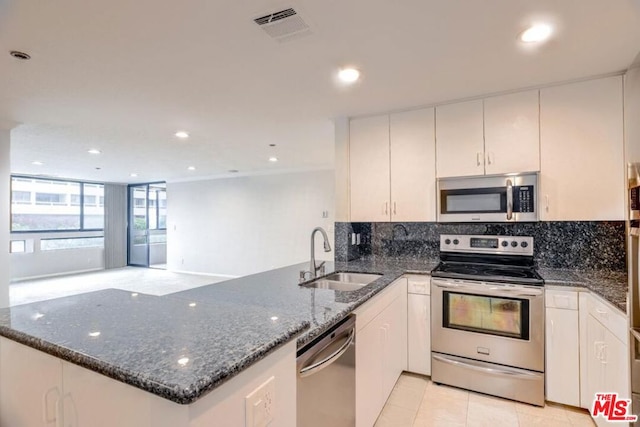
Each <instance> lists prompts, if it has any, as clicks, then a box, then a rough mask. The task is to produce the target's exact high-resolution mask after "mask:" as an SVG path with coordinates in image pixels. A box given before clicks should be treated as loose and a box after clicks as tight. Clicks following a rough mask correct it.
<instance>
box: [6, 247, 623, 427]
mask: <svg viewBox="0 0 640 427" xmlns="http://www.w3.org/2000/svg"><path fill="white" fill-rule="evenodd" d="M435 265H436V260H433V259H426V260H425V259H423V260H420V259H416V258H409V259H402V258H383V257H366V258H364V259H360V260H355V261H350V262H337V263H328V265H327V267H328V268H327V273H329V272H332V271H354V272H370V273H380V274H383V275H382V276H381V277H380V278H379V279H378V280H376V281H374V282H373V283H371V284H369V285H367V286H365V287H363V288H361V289H360V290H358V291H353V292H342V291H333V290H323V289H313V288H308V287H303V286H299V285H298V277H299V271H300V270H301V269H303V268H304V267H305V265H303V264H300V265H294V266H291V267H285V268H281V269H277V270H272V271H268V272H264V273H259V274H255V275H251V276H247V277H244V278H239V279H234V280H229V281H227V282H222V283H218V284H214V285H209V286H204V287H200V288H194V289H192V290H189V291H184V292H179V293H176V294H172V295H168V296H164V297H156V296H150V295H144V294H136V293H131V292H127V291H122V290H116V289H109V290H104V291H98V292H92V293H88V294H81V295H76V296H71V297H65V298H59V299H55V300H49V301H43V302H39V303H32V304H27V305H23V306H16V307H12V308H8V309H3V310H2V311H0V335H2V336H3V338H1V339H0V354H1V355H2V358H1V359H0V373H1V375H2V388H1V389H0V393H2V394H3V400H2V401H3V404H5V405H7V406H6V407H3V408H1V409H2V411H0V417H2V423H3V424H5V423H8V422H9V421H13V420H18V419H23V418H22V417H27V418H24V419H31V418H28V417H34V416H35V417H36V418H35V419H36V420H40V419H41V418H43V419H45V420H47V419H48V420H49V421H51V420H53V421H55V418H56V417H57V416H64V417H65V419H67V418H70V417H73V418H74V424H72V425H74V426H75V425H78V426H86V425H91V426H93V427H95V426H100V425H105V426H106V425H114V424H113V423H117V425H120V426H129V425H131V426H134V425H135V426H144V425H149V426H154V427H156V426H164V425H166V426H172V427H174V426H200V425H205V424H204V423H205V422H207V420H209V421H211V420H216V421H217V422H220V420H227V422H228V423H227V424H225V425H244V423H245V417H246V414H245V401H244V400H245V396H246V395H248V394H250V393H251V392H252V391H253V390H254V389H255V388H256V387H259V386H260V385H262V384H263V383H264V382H265V381H267V380H269V378H270V377H272V376H273V377H274V378H275V381H276V387H275V390H276V408H277V410H276V415H275V416H276V418H277V419H278V420H279V421H278V422H277V424H275V425H282V426H294V425H295V403H294V402H295V381H296V374H295V356H296V348H299V347H301V346H302V345H304V344H306V343H308V342H309V341H311V340H312V339H313V338H315V337H316V336H318V335H319V334H321V333H322V332H323V331H325V330H327V329H328V328H329V327H331V326H332V325H334V324H336V323H338V322H339V321H340V320H342V319H343V318H344V317H346V316H347V315H348V314H349V313H351V312H353V311H354V310H357V309H358V307H360V306H363V304H364V303H365V302H366V301H368V300H369V299H371V298H373V297H374V296H376V294H379V293H380V294H384V292H381V291H383V290H385V289H386V288H391V287H393V286H389V285H391V284H397V283H398V279H401V278H402V276H403V275H404V274H406V273H423V274H424V273H429V272H430V271H431V269H433V267H435ZM567 273H570V274H569V276H567ZM543 275H545V276H547V275H548V276H549V277H550V278H552V279H553V282H554V283H555V284H556V285H559V286H567V285H569V286H574V287H575V286H578V287H580V289H583V290H589V291H591V292H594V293H596V294H598V295H600V297H603V298H605V299H607V300H609V302H611V303H613V304H615V305H616V306H618V307H619V308H622V307H620V306H621V304H622V303H623V301H624V299H625V295H626V286H623V285H622V283H623V282H624V283H626V278H625V277H622V276H623V275H619V274H618V275H615V274H614V275H613V276H612V275H602V274H601V275H595V276H593V275H589V274H586V273H584V272H582V273H580V272H564V275H563V271H562V270H557V269H555V270H554V269H549V270H546V271H543ZM618 276H619V277H618ZM567 277H568V279H567ZM563 278H564V279H563ZM402 280H404V279H402ZM618 282H620V283H618ZM400 286H402V285H400ZM404 289H405V290H404V292H405V293H406V281H405V282H404ZM377 299H379V298H375V300H377ZM371 304H373V301H372V303H371ZM364 306H366V305H364ZM364 306H363V307H364ZM404 315H405V316H406V311H405V314H404ZM296 337H297V339H294V338H296ZM16 342H18V343H20V344H21V345H19V344H16ZM33 349H36V350H39V351H34V350H33ZM45 353H46V354H45ZM34 361H37V364H36V363H33V362H34ZM405 366H406V365H405ZM404 369H406V367H405V368H404ZM92 371H93V372H92ZM96 373H97V374H96ZM98 374H100V375H98ZM114 380H115V381H114ZM123 383H124V384H123ZM62 384H64V389H63V387H62ZM125 384H126V385H125ZM131 386H133V387H131ZM8 396H9V397H8ZM13 399H19V400H21V402H22V404H21V405H11V403H12V402H13ZM26 401H31V404H28V405H25V404H24V402H26ZM43 401H44V402H45V403H44V408H43V407H42V406H43V404H42V402H43ZM56 407H57V408H58V409H57V410H56ZM9 408H10V409H9ZM13 411H18V412H13ZM43 411H44V413H43ZM376 416H377V413H376V414H374V415H373V419H375V417H376ZM221 417H222V418H221ZM53 421H51V422H53ZM101 422H102V423H103V424H100V423H101ZM42 425H53V424H47V423H44V424H42Z"/></svg>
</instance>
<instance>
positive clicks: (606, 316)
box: [587, 294, 629, 344]
mask: <svg viewBox="0 0 640 427" xmlns="http://www.w3.org/2000/svg"><path fill="white" fill-rule="evenodd" d="M587 307H588V312H589V314H590V315H591V316H593V317H594V318H595V319H596V320H598V321H599V322H600V323H602V325H603V326H604V327H605V328H607V329H608V330H609V331H610V332H611V333H612V334H614V335H615V336H616V337H617V338H618V339H619V340H621V341H622V342H623V343H624V344H626V343H627V342H628V341H629V340H628V336H627V335H628V333H627V316H626V315H625V314H623V313H622V312H621V311H620V310H618V309H617V308H615V307H613V306H612V305H611V304H609V303H607V302H605V301H603V300H602V299H601V298H600V297H598V296H595V295H593V294H591V295H589V298H587Z"/></svg>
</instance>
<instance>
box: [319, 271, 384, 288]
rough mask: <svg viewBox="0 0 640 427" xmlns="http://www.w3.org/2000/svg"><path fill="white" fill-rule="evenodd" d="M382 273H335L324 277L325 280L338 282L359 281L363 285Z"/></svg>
mask: <svg viewBox="0 0 640 427" xmlns="http://www.w3.org/2000/svg"><path fill="white" fill-rule="evenodd" d="M381 276H382V274H372V273H333V274H330V275H328V276H326V277H323V279H325V280H333V281H336V282H344V283H358V284H362V285H368V284H369V283H371V282H373V281H374V280H376V279H378V278H379V277H381Z"/></svg>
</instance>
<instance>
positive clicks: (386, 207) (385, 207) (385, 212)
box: [384, 202, 389, 215]
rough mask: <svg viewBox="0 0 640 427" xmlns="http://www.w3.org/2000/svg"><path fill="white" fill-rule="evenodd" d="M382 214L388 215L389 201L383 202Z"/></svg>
mask: <svg viewBox="0 0 640 427" xmlns="http://www.w3.org/2000/svg"><path fill="white" fill-rule="evenodd" d="M384 214H385V215H389V202H384Z"/></svg>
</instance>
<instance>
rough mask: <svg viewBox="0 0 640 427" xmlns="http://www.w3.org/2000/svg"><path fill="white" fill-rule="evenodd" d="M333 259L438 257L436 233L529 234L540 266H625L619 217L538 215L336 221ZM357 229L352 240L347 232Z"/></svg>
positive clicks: (622, 230) (624, 269)
mask: <svg viewBox="0 0 640 427" xmlns="http://www.w3.org/2000/svg"><path fill="white" fill-rule="evenodd" d="M335 229H336V234H335V247H336V260H340V261H343V260H347V259H353V258H354V257H355V256H356V254H358V253H359V254H360V255H369V254H372V255H376V256H395V257H398V256H401V257H405V258H412V257H413V258H417V259H424V258H437V257H438V254H439V248H440V235H441V234H489V235H500V236H505V235H508V236H532V237H533V238H534V240H535V246H534V258H535V260H536V263H537V265H538V266H540V267H546V268H569V269H580V270H586V269H592V270H610V271H621V272H624V271H626V252H625V251H626V248H625V223H624V221H540V222H519V223H482V224H480V223H477V224H476V223H471V224H470V223H435V222H404V223H390V222H373V223H346V222H337V223H336V224H335ZM353 232H356V233H360V235H361V239H360V241H361V243H360V245H351V241H350V239H349V236H350V233H353Z"/></svg>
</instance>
